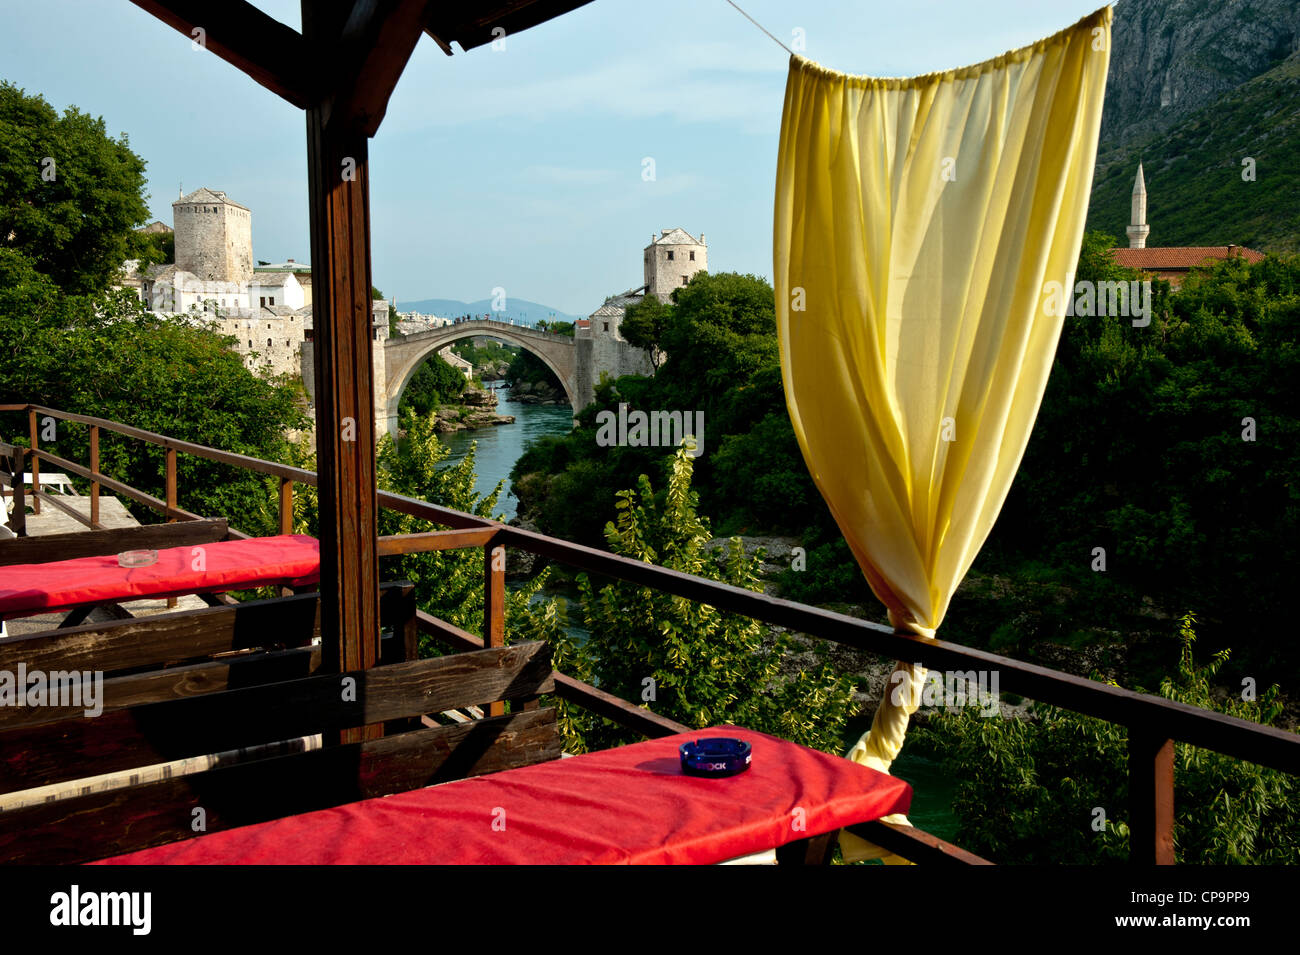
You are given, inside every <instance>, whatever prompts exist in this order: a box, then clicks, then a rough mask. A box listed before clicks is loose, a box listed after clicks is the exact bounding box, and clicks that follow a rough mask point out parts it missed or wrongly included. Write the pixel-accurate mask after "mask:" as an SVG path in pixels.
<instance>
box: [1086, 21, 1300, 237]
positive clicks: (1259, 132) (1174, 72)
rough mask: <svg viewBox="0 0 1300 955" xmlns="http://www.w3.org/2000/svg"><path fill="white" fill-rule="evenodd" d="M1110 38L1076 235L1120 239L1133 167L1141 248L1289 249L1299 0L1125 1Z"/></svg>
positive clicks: (1297, 153)
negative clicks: (1140, 188)
mask: <svg viewBox="0 0 1300 955" xmlns="http://www.w3.org/2000/svg"><path fill="white" fill-rule="evenodd" d="M1112 36H1113V40H1114V47H1113V49H1112V51H1111V62H1110V75H1109V76H1108V78H1107V81H1106V107H1105V112H1104V114H1103V116H1102V125H1101V142H1100V143H1099V146H1098V150H1097V170H1096V174H1095V176H1094V179H1093V188H1092V202H1091V204H1090V206H1089V209H1088V228H1090V229H1100V230H1101V231H1103V232H1107V233H1109V234H1111V235H1112V236H1115V237H1116V238H1117V239H1118V240H1119V241H1120V244H1121V245H1127V244H1128V243H1127V239H1126V238H1125V235H1124V228H1125V226H1127V225H1128V222H1129V196H1130V193H1131V192H1132V189H1133V177H1134V175H1135V174H1136V173H1137V165H1138V161H1139V160H1141V162H1142V165H1143V171H1144V174H1145V178H1146V184H1147V195H1148V198H1147V222H1148V223H1149V224H1150V225H1151V238H1150V240H1149V244H1150V245H1151V246H1152V247H1159V246H1172V245H1228V244H1229V243H1232V244H1236V245H1245V246H1249V247H1251V248H1255V249H1259V250H1260V251H1262V252H1283V251H1295V250H1298V249H1300V188H1297V187H1296V183H1297V181H1300V4H1297V3H1296V2H1295V0H1237V2H1235V3H1227V4H1225V3H1220V2H1218V0H1184V2H1179V3H1170V2H1168V0H1125V2H1124V3H1122V4H1120V5H1119V6H1118V7H1116V9H1115V25H1114V29H1113V31H1112ZM1244 160H1253V162H1252V163H1247V164H1246V165H1243V161H1244ZM1248 166H1253V178H1243V175H1242V173H1243V172H1244V171H1247V167H1248Z"/></svg>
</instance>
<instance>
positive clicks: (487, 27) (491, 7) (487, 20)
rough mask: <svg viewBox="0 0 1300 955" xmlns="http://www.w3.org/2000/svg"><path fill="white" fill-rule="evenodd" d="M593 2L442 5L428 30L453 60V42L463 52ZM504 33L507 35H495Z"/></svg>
mask: <svg viewBox="0 0 1300 955" xmlns="http://www.w3.org/2000/svg"><path fill="white" fill-rule="evenodd" d="M590 2H591V0H492V2H483V3H478V4H474V5H472V6H471V5H470V4H439V5H438V6H437V7H436V8H435V10H434V12H433V14H432V15H431V17H430V18H429V21H428V22H427V23H426V24H425V30H426V31H427V32H428V34H429V36H431V37H433V40H434V42H435V43H437V44H438V46H440V47H442V51H443V52H444V53H446V54H447V55H448V56H451V54H452V49H451V44H452V42H453V41H454V42H456V43H459V44H460V48H461V49H462V50H471V49H473V48H474V47H476V46H482V45H483V44H485V43H491V42H492V41H493V40H495V39H497V38H498V37H500V38H505V37H509V36H512V35H514V34H516V33H520V32H522V31H524V30H527V29H529V28H530V27H535V26H537V25H538V24H541V23H545V22H546V21H547V20H551V19H554V18H555V17H558V16H562V15H563V14H566V13H568V12H569V11H571V10H576V9H577V8H578V7H581V6H585V5H586V4H588V3H590ZM494 30H503V31H505V32H504V33H499V32H497V33H494V32H493V31H494Z"/></svg>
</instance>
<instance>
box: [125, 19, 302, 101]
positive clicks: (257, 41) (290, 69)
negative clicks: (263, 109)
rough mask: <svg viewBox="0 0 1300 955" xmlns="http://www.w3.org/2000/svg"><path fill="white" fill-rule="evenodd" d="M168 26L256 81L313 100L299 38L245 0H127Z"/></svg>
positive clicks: (292, 98)
mask: <svg viewBox="0 0 1300 955" xmlns="http://www.w3.org/2000/svg"><path fill="white" fill-rule="evenodd" d="M131 2H132V3H134V4H135V5H136V6H137V7H140V9H142V10H145V11H146V12H148V13H151V14H153V15H154V16H155V17H157V18H158V19H159V20H161V21H163V22H164V23H166V24H167V25H168V26H170V27H172V28H174V29H176V30H178V31H180V32H181V33H183V34H184V35H185V36H186V37H187V38H189V39H190V40H191V42H197V35H196V34H195V32H194V30H195V28H196V27H197V28H201V29H202V30H203V31H204V35H203V45H204V46H205V47H206V48H207V50H208V52H210V53H213V54H215V55H216V56H219V57H220V58H221V59H223V60H225V61H226V62H227V63H229V64H231V65H232V66H234V67H236V68H238V69H239V70H242V71H243V72H244V73H246V74H248V76H249V77H250V78H251V79H252V80H253V81H254V82H256V83H259V84H261V85H262V86H264V87H266V88H267V89H269V90H270V91H271V92H273V93H275V94H276V95H278V96H281V97H283V98H284V99H286V100H288V101H289V102H290V103H292V104H293V105H294V106H297V107H298V108H299V109H306V108H307V106H309V105H310V104H311V102H312V101H313V99H315V94H314V90H313V87H314V78H315V76H316V71H315V70H313V69H312V59H311V56H310V55H309V53H308V50H307V44H306V42H305V41H304V40H303V37H302V36H301V35H300V34H299V33H298V32H297V31H296V30H293V29H292V28H290V27H288V26H285V25H284V24H283V23H281V22H280V21H279V20H276V19H274V18H272V17H270V16H268V15H267V14H265V13H263V12H262V11H261V10H259V9H258V8H257V7H255V6H254V5H253V4H251V3H249V2H247V0H221V2H220V3H212V2H210V0H131Z"/></svg>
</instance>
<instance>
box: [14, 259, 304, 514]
mask: <svg viewBox="0 0 1300 955" xmlns="http://www.w3.org/2000/svg"><path fill="white" fill-rule="evenodd" d="M0 341H3V342H5V343H6V344H5V345H4V346H3V348H4V355H3V360H0V403H11V402H12V403H17V402H32V403H35V404H43V405H46V406H48V407H52V408H58V409H61V410H64V411H72V412H76V413H80V414H87V415H94V416H96V417H101V418H107V419H109V420H113V421H121V422H123V423H125V424H130V425H133V426H134V427H137V428H143V429H145V430H147V431H154V432H157V433H161V434H167V435H171V436H172V437H177V438H181V439H182V440H187V441H193V442H196V443H198V444H206V445H208V446H210V447H217V448H221V449H223V450H227V451H234V452H236V453H240V454H247V455H250V456H253V457H260V458H266V459H269V460H281V461H282V460H285V458H286V456H287V455H288V452H289V446H288V440H287V438H286V434H287V432H288V431H290V430H291V429H296V428H305V427H307V425H308V419H307V418H306V416H305V415H304V413H303V411H302V406H303V403H304V402H305V396H304V395H303V393H302V388H301V386H300V385H297V384H295V383H292V382H290V381H288V380H278V379H277V380H271V379H265V378H261V377H259V376H257V375H255V374H254V373H252V372H250V371H249V370H248V369H247V368H246V367H245V366H244V363H243V361H242V360H241V358H240V356H239V355H238V354H237V353H236V352H235V351H233V350H232V349H231V348H230V347H229V344H230V343H229V340H228V339H226V338H223V337H222V336H220V335H217V334H214V333H213V332H211V331H208V330H206V329H204V328H201V327H195V326H193V325H189V324H185V323H180V322H176V321H172V320H169V319H162V318H159V317H157V316H154V315H152V314H150V313H147V312H145V311H144V310H143V307H142V305H141V303H140V302H139V300H138V299H137V298H136V297H135V296H134V295H133V294H132V293H130V292H125V291H118V292H113V293H107V294H105V295H102V296H97V297H94V298H83V297H66V296H64V295H62V294H61V293H60V292H59V290H58V289H56V288H55V287H54V286H53V284H52V283H51V282H50V280H48V279H46V278H44V277H43V276H40V275H39V274H38V273H35V272H34V271H32V270H31V269H30V266H27V265H25V263H23V262H22V261H21V259H20V258H19V257H18V256H16V255H15V254H14V253H12V252H9V251H7V250H0ZM9 428H10V429H12V430H11V431H10V433H11V434H15V433H16V434H22V433H24V432H25V427H24V425H23V423H22V422H20V421H18V420H17V419H16V418H13V419H11V420H10V423H9ZM57 434H58V437H57V440H55V441H53V442H42V446H43V447H46V448H47V449H49V450H51V451H53V452H54V453H55V454H58V455H60V456H62V457H65V458H68V459H70V460H73V461H85V460H88V454H89V431H88V429H87V428H86V427H85V426H84V425H80V424H73V423H66V422H60V423H59V425H58V431H57ZM100 469H101V471H103V472H104V473H105V474H108V475H110V476H112V477H115V478H117V479H118V480H120V481H124V482H125V483H127V484H130V485H132V486H133V487H137V488H140V489H141V490H144V491H147V492H149V493H152V494H155V495H157V496H162V491H163V484H164V474H165V453H164V451H163V449H162V448H159V447H156V446H153V445H145V444H141V443H140V442H137V441H134V440H132V439H128V438H124V437H121V436H119V435H114V434H110V433H107V432H104V433H102V434H101V439H100ZM177 476H178V486H179V489H180V505H181V507H184V508H186V509H187V510H191V511H194V512H196V513H199V514H204V515H214V516H217V515H220V516H225V517H227V518H229V519H230V522H231V524H232V525H233V526H235V527H238V528H239V529H240V530H243V531H245V532H247V533H250V534H258V533H275V530H274V528H275V527H276V519H275V514H274V513H273V512H272V510H271V508H270V505H269V503H268V501H269V499H270V498H268V494H269V493H270V492H269V491H268V483H267V479H266V478H264V477H262V476H260V475H256V474H253V473H251V472H246V471H241V470H238V469H234V468H230V467H228V466H225V465H221V464H217V463H214V462H211V461H206V460H203V459H201V458H196V457H193V456H190V455H180V456H179V458H178V470H177ZM124 503H127V502H125V501H124ZM129 506H131V507H133V509H134V508H138V509H139V511H140V514H139V516H144V515H145V513H146V511H145V509H144V508H143V506H141V505H134V504H131V505H129ZM149 519H150V520H155V519H156V517H152V516H151V517H150V518H149Z"/></svg>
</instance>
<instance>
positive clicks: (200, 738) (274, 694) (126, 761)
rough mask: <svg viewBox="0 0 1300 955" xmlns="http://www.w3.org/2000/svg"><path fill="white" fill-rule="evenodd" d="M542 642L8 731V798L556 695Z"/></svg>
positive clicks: (3, 761) (3, 753) (2, 788)
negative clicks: (70, 782)
mask: <svg viewBox="0 0 1300 955" xmlns="http://www.w3.org/2000/svg"><path fill="white" fill-rule="evenodd" d="M554 686H555V683H554V681H553V680H552V679H551V665H550V648H549V647H547V645H546V644H544V643H540V642H532V643H522V644H518V645H517V646H513V647H502V648H499V649H493V650H480V651H478V652H477V653H460V654H454V655H451V656H445V657H435V658H433V659H430V660H416V661H412V662H409V663H394V664H388V665H385V666H378V667H374V668H372V669H370V670H356V671H352V672H351V673H347V674H324V675H319V676H311V677H306V678H303V679H300V680H290V681H286V682H283V683H272V684H266V685H263V686H252V687H247V688H244V689H239V690H230V691H227V692H224V693H212V694H207V695H204V696H195V697H189V698H186V699H181V700H170V701H167V702H163V703H150V704H147V705H144V706H137V707H133V708H131V709H127V710H118V711H116V712H113V713H104V714H103V715H100V716H97V717H95V718H93V719H72V720H64V721H62V722H59V723H49V724H43V725H40V726H32V727H19V728H14V729H9V730H5V731H4V732H3V733H0V792H11V791H14V790H18V789H28V788H32V787H35V786H41V785H45V784H47V783H54V782H59V781H62V780H66V779H77V778H81V777H83V776H87V775H97V774H100V773H109V772H115V771H117V770H124V769H130V768H131V767H133V766H146V765H150V764H153V763H165V762H169V761H171V760H174V759H182V758H185V757H188V756H201V755H203V754H205V753H220V752H224V751H226V750H233V749H239V748H240V747H244V746H250V745H253V744H256V743H272V742H276V741H278V740H285V739H292V738H294V737H296V736H310V735H312V734H314V733H330V732H333V731H338V730H345V729H350V728H353V727H358V726H372V725H373V726H380V728H381V729H382V726H381V724H382V723H384V722H385V721H388V720H398V719H404V718H407V717H418V716H420V715H422V714H425V713H438V712H441V711H442V710H449V709H457V708H460V707H464V706H470V705H475V704H482V703H487V702H489V701H492V700H500V699H509V698H512V697H519V696H533V695H536V694H539V693H549V692H550V691H551V690H553V689H554Z"/></svg>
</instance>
